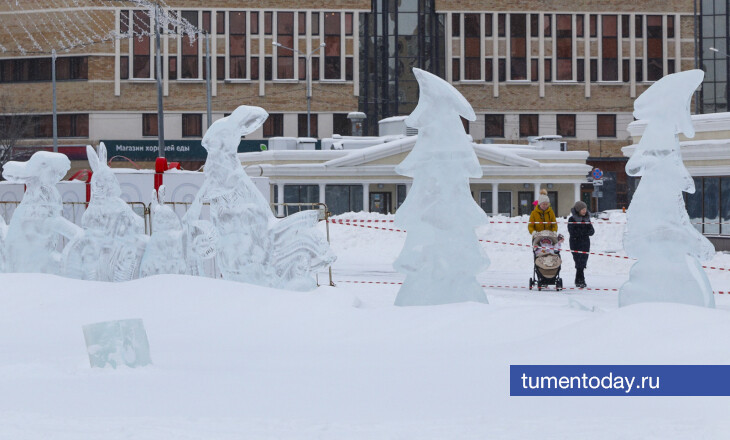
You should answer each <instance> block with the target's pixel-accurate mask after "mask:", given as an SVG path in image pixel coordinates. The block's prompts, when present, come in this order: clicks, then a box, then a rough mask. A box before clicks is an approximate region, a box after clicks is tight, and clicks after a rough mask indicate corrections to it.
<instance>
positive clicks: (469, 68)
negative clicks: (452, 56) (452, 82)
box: [464, 14, 482, 80]
mask: <svg viewBox="0 0 730 440" xmlns="http://www.w3.org/2000/svg"><path fill="white" fill-rule="evenodd" d="M480 17H481V14H464V79H471V80H479V79H481V78H482V71H481V42H482V37H481V23H480V22H479V19H480Z"/></svg>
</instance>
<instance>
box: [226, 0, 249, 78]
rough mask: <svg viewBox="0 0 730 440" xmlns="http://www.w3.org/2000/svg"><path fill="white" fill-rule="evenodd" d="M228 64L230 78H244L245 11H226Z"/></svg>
mask: <svg viewBox="0 0 730 440" xmlns="http://www.w3.org/2000/svg"><path fill="white" fill-rule="evenodd" d="M228 29H229V31H230V35H229V36H228V50H229V53H228V65H229V73H228V74H229V76H230V78H246V13H245V12H242V11H236V12H233V11H231V12H229V13H228Z"/></svg>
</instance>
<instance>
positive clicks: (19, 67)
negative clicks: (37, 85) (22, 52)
mask: <svg viewBox="0 0 730 440" xmlns="http://www.w3.org/2000/svg"><path fill="white" fill-rule="evenodd" d="M52 62H53V61H52V59H51V58H22V59H14V60H0V82H4V83H5V82H26V81H51V76H52V75H51V69H52V67H53V66H52V64H51V63H52ZM84 79H89V65H88V58H87V57H59V58H57V59H56V80H57V81H69V80H84Z"/></svg>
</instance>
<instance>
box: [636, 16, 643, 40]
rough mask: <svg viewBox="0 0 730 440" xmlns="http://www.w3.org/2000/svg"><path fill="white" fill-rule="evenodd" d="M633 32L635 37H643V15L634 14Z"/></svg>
mask: <svg viewBox="0 0 730 440" xmlns="http://www.w3.org/2000/svg"><path fill="white" fill-rule="evenodd" d="M634 34H635V36H636V38H644V16H643V15H635V16H634Z"/></svg>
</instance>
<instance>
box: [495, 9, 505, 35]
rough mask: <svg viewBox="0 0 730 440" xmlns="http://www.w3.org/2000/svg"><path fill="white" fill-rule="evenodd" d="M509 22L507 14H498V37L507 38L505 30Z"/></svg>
mask: <svg viewBox="0 0 730 440" xmlns="http://www.w3.org/2000/svg"><path fill="white" fill-rule="evenodd" d="M506 22H507V14H497V36H498V37H504V36H505V28H506V24H505V23H506Z"/></svg>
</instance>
